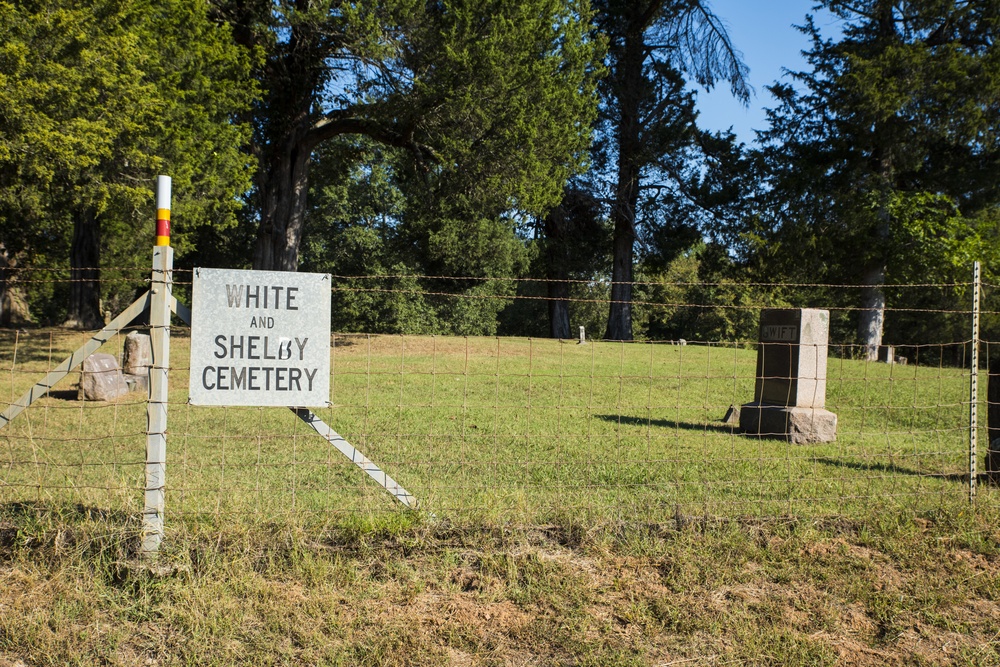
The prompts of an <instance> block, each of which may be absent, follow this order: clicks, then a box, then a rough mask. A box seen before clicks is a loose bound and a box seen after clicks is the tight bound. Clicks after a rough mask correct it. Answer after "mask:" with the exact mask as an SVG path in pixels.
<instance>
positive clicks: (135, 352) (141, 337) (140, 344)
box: [122, 331, 153, 375]
mask: <svg viewBox="0 0 1000 667" xmlns="http://www.w3.org/2000/svg"><path fill="white" fill-rule="evenodd" d="M152 365H153V347H152V345H151V344H150V339H149V334H145V333H140V332H138V331H133V332H131V333H130V334H129V335H127V336H125V352H124V354H123V356H122V371H124V372H125V373H128V374H129V375H149V367H150V366H152Z"/></svg>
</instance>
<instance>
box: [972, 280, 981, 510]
mask: <svg viewBox="0 0 1000 667" xmlns="http://www.w3.org/2000/svg"><path fill="white" fill-rule="evenodd" d="M979 283H980V278H979V262H975V263H973V265H972V363H971V372H970V373H969V502H970V503H973V502H975V501H976V459H978V458H979V455H978V453H977V451H976V435H977V432H978V429H979Z"/></svg>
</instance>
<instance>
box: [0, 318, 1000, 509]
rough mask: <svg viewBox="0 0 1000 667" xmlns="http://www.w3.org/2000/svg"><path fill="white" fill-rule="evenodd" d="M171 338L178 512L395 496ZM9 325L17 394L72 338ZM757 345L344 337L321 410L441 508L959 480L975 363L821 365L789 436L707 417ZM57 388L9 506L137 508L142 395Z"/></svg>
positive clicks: (740, 399)
mask: <svg viewBox="0 0 1000 667" xmlns="http://www.w3.org/2000/svg"><path fill="white" fill-rule="evenodd" d="M178 333H180V334H181V335H175V336H174V338H173V345H172V351H171V358H172V360H173V365H174V370H173V371H172V372H171V377H170V382H171V385H170V386H171V392H170V397H171V405H170V414H169V427H168V430H169V436H168V463H167V466H168V491H167V498H168V500H167V502H168V505H167V507H168V512H169V513H170V514H171V515H174V516H177V515H183V514H212V515H221V514H228V515H231V514H239V513H242V512H248V511H249V512H254V513H255V514H258V515H263V516H280V515H289V514H296V515H301V516H306V515H310V514H313V515H316V516H319V517H328V516H331V515H338V514H344V513H361V514H364V513H368V512H379V511H383V510H386V511H395V508H394V507H393V506H392V502H391V500H390V498H389V497H388V495H386V494H385V493H384V492H382V491H381V490H380V489H379V488H378V487H377V486H376V485H375V484H373V483H372V482H371V480H369V479H368V478H367V477H366V476H365V475H363V474H361V473H360V471H358V470H357V469H355V468H354V467H353V466H352V465H351V464H350V463H349V462H347V461H346V460H345V459H343V457H341V456H340V454H338V453H337V452H336V451H334V450H333V449H332V448H330V447H329V446H328V445H327V444H326V443H325V442H324V441H323V440H322V439H320V438H318V437H317V436H316V435H315V434H313V433H312V432H311V431H310V430H309V429H308V427H306V426H305V425H304V424H303V423H301V422H300V421H299V420H298V419H297V418H296V417H295V416H294V415H293V414H292V413H291V412H290V411H288V410H285V409H282V408H205V407H193V406H189V405H187V404H186V398H187V382H188V377H187V372H186V368H185V367H186V365H187V349H188V346H187V344H188V340H187V339H186V338H185V337H184V336H183V331H181V332H178ZM12 336H13V335H12V334H7V335H6V337H5V338H0V369H10V374H9V377H10V381H9V384H10V388H9V390H7V393H8V395H9V396H10V397H11V400H13V398H15V397H16V396H18V395H19V394H20V393H21V392H22V391H23V390H24V389H26V388H27V387H28V386H30V384H31V383H32V382H33V381H35V380H36V379H38V378H39V377H40V376H41V374H42V373H43V372H44V371H45V370H46V369H47V368H49V367H51V366H53V365H55V363H57V362H58V361H59V360H60V359H61V358H62V356H64V355H65V353H67V352H68V351H70V350H72V349H73V348H74V347H75V346H76V345H78V344H79V343H80V342H81V340H82V337H81V336H73V335H67V334H62V333H58V332H52V333H50V334H45V335H41V334H29V335H27V336H24V335H20V336H19V337H18V339H17V340H16V344H15V341H13V340H11V338H12ZM117 344H119V341H112V342H111V343H109V344H108V345H106V346H105V347H106V348H108V349H109V350H111V351H112V352H114V351H116V345H117ZM15 352H16V357H15ZM755 355H756V352H755V351H754V350H753V349H746V348H745V347H742V346H702V345H699V346H695V345H688V346H671V345H652V344H618V343H591V344H588V345H575V344H570V343H561V342H559V341H552V340H527V339H493V338H490V339H484V338H469V339H465V338H431V337H398V336H395V337H394V336H385V337H365V336H337V337H335V338H334V347H333V352H332V382H331V386H332V389H331V394H332V396H331V398H332V401H333V404H334V405H333V407H332V408H329V409H321V410H318V411H317V412H318V414H319V415H320V416H321V417H322V418H323V419H324V420H325V421H326V422H327V423H329V424H330V425H331V426H332V427H333V428H334V429H335V430H337V431H338V432H339V433H341V434H342V435H343V436H344V437H345V438H346V439H347V440H348V441H349V442H351V443H352V444H354V445H355V446H356V447H358V448H359V449H360V450H361V451H363V452H364V453H365V454H366V455H367V456H369V457H370V458H371V459H373V460H374V461H375V462H376V463H378V464H379V465H380V466H382V467H383V468H384V469H385V471H386V472H387V473H389V474H390V475H392V476H393V477H394V478H395V479H396V480H397V481H398V482H399V483H400V484H402V485H403V486H404V487H406V488H407V489H408V490H409V491H410V492H411V493H413V494H414V495H415V496H416V497H417V498H418V500H419V501H420V503H421V507H422V508H423V509H425V510H427V511H429V512H432V513H434V514H435V515H437V516H439V517H448V516H452V517H453V516H456V515H458V514H461V515H464V516H466V517H470V516H471V517H481V518H484V519H488V520H496V519H502V520H504V521H507V522H510V523H523V524H535V523H544V522H546V521H549V520H551V519H553V518H554V517H565V516H571V517H574V518H578V519H581V520H588V521H611V522H616V521H622V520H635V521H658V520H661V519H662V518H664V517H672V516H673V515H674V514H675V513H676V512H681V513H687V514H708V515H712V516H746V515H754V516H781V515H789V514H794V515H797V516H825V515H829V514H847V515H850V514H852V513H853V512H855V511H857V512H864V511H866V510H867V509H870V508H872V507H879V508H881V507H886V506H898V507H906V508H913V509H917V508H932V507H937V506H939V505H940V504H941V503H950V502H954V501H961V499H963V498H964V497H965V496H966V495H967V490H966V487H967V479H966V480H963V475H965V474H966V472H967V466H968V455H967V450H968V427H967V423H968V406H967V398H966V397H967V395H968V376H967V372H965V371H962V370H961V369H955V368H943V367H937V366H935V367H924V366H921V365H919V364H917V365H911V366H887V365H884V364H870V363H863V362H859V361H850V360H840V359H835V358H831V359H830V360H829V378H828V390H827V407H828V408H829V409H830V410H832V411H833V412H835V413H837V415H838V417H839V429H838V438H837V441H836V442H835V443H829V444H819V445H793V444H789V443H786V442H783V441H779V440H771V439H761V438H756V437H748V436H744V435H741V434H739V433H737V432H735V431H734V429H733V428H732V427H730V426H728V425H725V424H723V423H721V422H720V419H721V417H722V416H723V415H724V414H725V412H726V410H727V408H728V407H729V406H730V405H737V406H739V405H740V404H741V403H745V402H748V401H750V400H752V398H753V384H754V372H755V359H756V356H755ZM58 389H64V390H65V393H66V394H67V395H68V397H67V396H61V397H56V398H46V399H43V400H41V401H39V402H38V403H36V405H35V406H33V407H32V408H31V409H30V410H28V411H26V412H25V413H24V414H22V415H21V416H20V417H19V418H18V419H17V420H15V422H13V423H12V424H11V425H10V426H8V427H7V428H6V429H5V430H4V431H3V432H0V448H2V449H0V482H2V483H0V502H10V501H20V500H34V501H44V502H68V503H77V504H82V505H85V506H96V507H110V508H114V509H121V510H125V511H127V510H129V509H130V508H131V509H134V508H135V507H136V506H137V504H138V503H139V502H140V500H141V499H140V489H141V485H142V480H143V471H142V464H143V457H144V451H145V450H144V431H145V407H144V404H143V402H142V398H141V397H140V396H137V395H132V396H129V397H126V398H123V399H121V400H120V401H118V402H116V403H112V404H94V403H86V404H85V403H79V402H77V401H75V399H72V392H71V389H72V380H71V379H70V378H67V380H65V381H64V382H63V384H62V385H60V386H59V387H57V390H58ZM983 394H985V392H983ZM982 414H983V415H985V410H983V411H982ZM981 440H982V441H983V442H985V431H984V433H983V435H982V437H981ZM986 493H989V491H986Z"/></svg>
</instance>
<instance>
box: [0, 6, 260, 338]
mask: <svg viewBox="0 0 1000 667" xmlns="http://www.w3.org/2000/svg"><path fill="white" fill-rule="evenodd" d="M0 32H2V33H3V34H4V41H3V44H2V45H0V80H2V81H3V85H2V86H0V237H2V238H3V239H4V245H5V251H6V253H7V254H8V255H9V256H12V257H18V258H21V260H22V262H31V261H43V262H44V263H45V264H48V265H50V266H51V265H59V264H63V263H64V262H66V261H67V260H68V263H69V266H70V269H71V274H70V277H71V279H72V281H71V283H70V285H71V290H70V293H69V294H68V295H66V296H68V297H69V312H68V313H66V317H67V319H68V323H69V324H71V325H76V326H84V327H88V328H90V327H94V326H97V325H98V324H100V323H101V321H102V318H101V313H100V309H99V305H98V304H99V299H100V298H101V296H102V294H101V292H100V287H101V283H100V278H101V275H100V271H101V267H102V264H103V263H104V262H105V260H106V259H107V258H108V257H107V256H108V255H109V254H110V255H112V256H113V257H112V262H113V264H115V265H117V266H135V265H136V263H137V262H139V263H142V264H147V263H148V260H147V259H144V258H145V257H147V255H146V253H145V252H141V251H142V250H145V249H148V248H149V247H150V246H151V245H152V239H153V230H152V224H153V223H152V213H151V209H150V207H149V205H150V204H151V189H152V188H151V185H152V183H153V178H154V177H155V175H156V174H157V173H168V174H171V175H172V176H173V178H174V185H175V191H176V193H177V197H176V198H177V200H178V203H179V205H178V206H177V207H176V209H175V214H176V215H175V218H177V219H178V220H182V221H183V223H182V224H181V225H180V226H179V228H178V233H177V234H175V235H174V243H175V245H176V246H177V247H178V250H179V251H181V252H183V251H184V250H185V249H186V248H187V243H188V240H189V239H190V238H191V237H190V233H191V232H192V230H194V229H195V228H196V227H197V226H198V225H201V224H207V223H210V222H211V223H213V224H225V223H226V221H227V220H229V221H232V220H233V219H234V215H233V214H234V210H235V208H236V197H237V195H238V194H239V193H240V192H241V191H243V190H244V189H245V188H246V186H247V182H248V181H247V178H248V164H247V161H246V159H245V157H244V156H243V155H242V153H241V151H240V146H241V144H242V143H243V141H244V139H245V138H246V136H247V132H246V129H245V128H244V127H243V126H240V125H239V124H236V123H233V122H232V115H233V114H234V113H235V112H237V111H239V110H240V109H242V108H245V107H246V106H247V104H248V103H249V101H250V98H251V97H252V94H253V90H254V87H253V85H252V83H251V82H249V81H248V79H247V74H248V73H249V60H248V58H247V56H246V54H245V53H243V52H242V51H241V50H239V49H238V48H236V47H235V46H234V45H233V42H232V38H231V35H230V33H229V31H228V29H227V28H226V27H225V26H222V25H219V24H218V23H217V22H214V21H212V20H210V18H209V16H208V7H207V5H206V4H205V3H204V2H202V1H201V0H159V1H158V2H155V3H153V2H149V1H147V0H84V1H83V2H67V1H66V0H25V1H22V2H17V3H13V4H11V3H2V4H0ZM139 225H148V227H147V228H148V231H147V233H144V234H143V233H139V234H137V233H136V227H137V226H139ZM106 289H112V288H111V287H110V286H108V287H106ZM103 296H104V297H109V296H114V295H113V294H109V293H107V292H106V293H105V294H104V295H103ZM127 296H131V291H130V290H129V294H128V295H127ZM53 315H54V313H53Z"/></svg>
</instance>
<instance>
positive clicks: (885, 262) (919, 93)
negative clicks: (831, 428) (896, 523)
mask: <svg viewBox="0 0 1000 667" xmlns="http://www.w3.org/2000/svg"><path fill="white" fill-rule="evenodd" d="M822 6H823V7H825V8H827V9H828V10H829V11H830V12H832V13H833V14H834V15H835V16H837V17H838V18H839V19H841V21H842V29H843V32H842V35H841V36H840V37H839V38H838V39H836V40H834V39H827V38H824V37H823V36H822V34H821V32H820V30H819V28H818V27H817V26H816V24H815V22H814V21H813V19H812V18H811V17H808V18H807V21H806V25H805V26H804V27H803V31H804V32H805V33H806V34H808V35H809V36H810V37H811V39H812V47H811V48H810V50H809V51H808V52H806V57H807V60H808V62H809V64H810V66H811V67H812V69H811V71H808V72H797V73H794V74H793V75H792V76H793V81H794V83H792V84H780V85H775V86H774V87H772V88H771V91H772V93H773V94H774V95H775V96H776V97H777V99H778V100H779V106H778V107H777V108H776V109H774V110H772V111H770V112H769V117H770V123H771V126H770V129H769V130H768V131H767V132H765V133H764V134H763V139H764V141H765V154H766V158H767V160H768V163H769V171H770V173H771V178H772V181H771V185H772V188H773V189H772V196H773V198H772V201H773V209H772V210H773V211H774V213H775V216H776V218H775V228H776V231H775V235H774V237H773V238H774V241H775V242H776V243H784V244H785V247H786V248H795V250H796V252H795V256H796V257H798V258H801V257H804V256H808V255H813V256H816V257H817V258H818V259H821V260H822V261H821V262H820V263H819V264H820V265H821V266H822V273H818V272H817V262H809V275H810V278H811V281H813V282H814V281H817V280H819V279H826V280H832V281H837V282H841V281H843V282H853V283H858V284H861V285H864V286H865V287H864V288H863V293H862V300H861V304H860V306H861V310H860V317H859V318H858V322H857V337H858V340H859V342H860V343H861V344H862V345H863V350H864V355H865V356H866V357H867V358H870V359H874V358H875V357H876V356H877V353H878V347H879V345H880V344H881V341H882V335H883V329H884V321H885V307H886V296H885V290H884V289H883V285H884V284H885V283H886V281H887V279H890V278H894V279H896V280H906V279H912V278H914V277H917V276H919V277H921V278H922V279H925V280H926V279H928V278H931V279H933V278H937V279H941V278H942V276H943V274H942V271H943V270H946V269H947V267H948V266H949V265H950V266H957V265H962V264H966V263H967V262H968V261H969V260H970V259H971V258H972V255H973V254H975V253H977V252H978V251H979V250H978V249H980V248H981V247H982V239H983V233H984V232H985V227H986V224H987V222H988V220H989V219H990V216H989V211H990V209H991V208H992V207H995V206H996V204H997V203H998V198H1000V185H998V182H997V180H996V179H995V176H994V175H995V174H996V171H997V167H998V160H1000V135H998V130H1000V50H998V48H997V46H996V38H997V30H998V28H1000V2H996V1H995V0H980V1H977V2H968V1H965V0H864V1H860V2H851V3H848V2H841V1H838V0H826V1H825V2H823V3H822ZM920 271H924V273H923V275H922V276H921V275H920Z"/></svg>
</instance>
